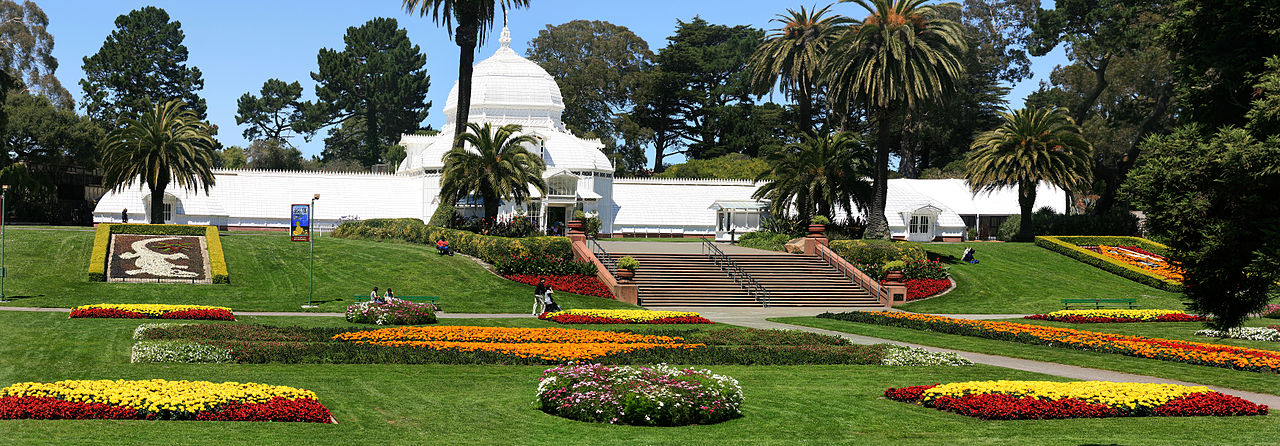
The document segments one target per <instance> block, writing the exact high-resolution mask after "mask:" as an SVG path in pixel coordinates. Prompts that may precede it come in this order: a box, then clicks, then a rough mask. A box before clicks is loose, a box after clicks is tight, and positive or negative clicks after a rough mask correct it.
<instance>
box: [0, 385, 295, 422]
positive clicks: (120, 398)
mask: <svg viewBox="0 0 1280 446" xmlns="http://www.w3.org/2000/svg"><path fill="white" fill-rule="evenodd" d="M6 396H32V397H43V398H57V399H61V400H65V401H73V402H80V403H98V404H109V405H113V406H122V407H132V408H135V409H141V410H146V411H149V412H152V413H164V412H178V413H182V414H194V413H196V412H201V411H206V410H210V409H213V408H215V407H219V406H222V405H224V404H227V403H231V402H241V403H265V402H268V401H270V400H271V399H272V398H274V397H281V398H286V399H298V398H309V399H313V400H314V399H316V394H315V392H312V391H310V390H303V389H295V388H293V387H285V386H273V385H268V384H257V383H243V384H242V383H237V382H224V383H213V382H209V381H167V380H163V379H152V380H136V381H133V380H69V381H58V382H53V383H41V382H22V383H17V384H14V385H11V386H9V387H5V388H3V389H0V397H6Z"/></svg>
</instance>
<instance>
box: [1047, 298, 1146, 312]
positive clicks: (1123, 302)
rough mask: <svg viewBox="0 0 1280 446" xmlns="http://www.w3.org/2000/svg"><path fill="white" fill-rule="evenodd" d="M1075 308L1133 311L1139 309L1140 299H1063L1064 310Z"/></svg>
mask: <svg viewBox="0 0 1280 446" xmlns="http://www.w3.org/2000/svg"><path fill="white" fill-rule="evenodd" d="M1073 307H1074V308H1093V309H1095V310H1101V309H1103V308H1120V307H1127V308H1130V309H1133V308H1138V299H1062V308H1063V309H1067V310H1070V309H1072V308H1073Z"/></svg>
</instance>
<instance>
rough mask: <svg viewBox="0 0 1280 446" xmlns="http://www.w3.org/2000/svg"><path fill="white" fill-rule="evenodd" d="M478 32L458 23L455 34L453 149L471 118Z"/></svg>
mask: <svg viewBox="0 0 1280 446" xmlns="http://www.w3.org/2000/svg"><path fill="white" fill-rule="evenodd" d="M459 22H462V20H459ZM479 32H480V27H479V25H478V24H476V23H474V22H472V23H459V24H458V28H457V31H456V33H457V34H455V38H456V39H457V41H458V48H459V50H460V52H459V53H458V109H457V111H456V116H457V121H456V122H455V123H454V125H453V138H454V140H453V146H454V147H462V140H460V139H458V136H461V135H462V134H463V133H466V132H467V122H469V120H470V118H471V71H472V69H473V68H474V67H473V66H472V65H473V64H474V63H475V60H476V41H477V40H479ZM486 206H487V205H486Z"/></svg>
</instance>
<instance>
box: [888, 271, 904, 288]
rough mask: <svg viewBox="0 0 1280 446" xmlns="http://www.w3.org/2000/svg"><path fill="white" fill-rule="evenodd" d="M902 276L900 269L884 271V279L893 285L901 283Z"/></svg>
mask: <svg viewBox="0 0 1280 446" xmlns="http://www.w3.org/2000/svg"><path fill="white" fill-rule="evenodd" d="M902 277H903V275H902V271H889V272H886V273H884V281H885V282H886V283H889V284H893V285H901V284H902Z"/></svg>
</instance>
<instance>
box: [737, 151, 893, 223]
mask: <svg viewBox="0 0 1280 446" xmlns="http://www.w3.org/2000/svg"><path fill="white" fill-rule="evenodd" d="M870 155H871V153H870V149H868V148H867V146H866V145H865V144H863V143H862V141H860V140H858V138H857V136H855V135H854V134H852V133H849V132H836V133H829V134H826V135H822V136H818V135H815V134H813V133H806V134H805V135H804V136H803V137H802V138H801V139H800V141H798V142H793V143H790V144H787V146H786V147H785V148H784V149H783V150H781V151H778V152H775V153H774V154H772V155H770V156H769V157H768V161H769V164H770V170H769V171H767V172H764V173H762V174H761V175H760V176H759V177H757V178H756V181H764V182H765V184H764V185H762V186H760V188H759V189H757V190H756V193H755V194H754V198H756V199H761V198H766V199H769V200H770V203H769V212H770V213H771V214H773V215H777V216H782V215H787V214H788V213H789V212H790V209H791V208H792V207H794V208H795V210H796V213H797V214H799V217H800V221H802V222H808V221H809V217H810V216H812V215H813V214H814V212H815V211H816V212H817V214H818V215H823V216H826V217H828V218H829V217H831V211H832V210H833V209H835V207H836V206H839V207H842V208H844V210H845V212H846V213H847V214H848V215H853V206H857V207H858V208H863V207H864V206H866V203H867V200H868V199H869V198H870V197H871V187H870V185H869V184H867V181H866V178H867V174H869V173H870V171H871V164H870V163H869V162H868V160H869V159H870V158H871V157H870Z"/></svg>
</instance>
